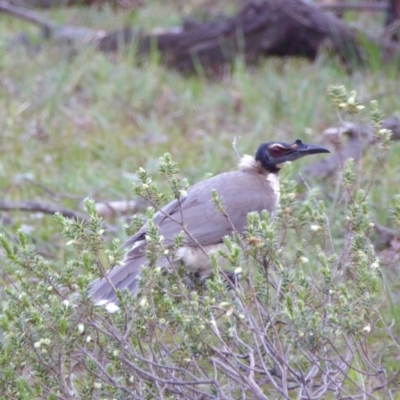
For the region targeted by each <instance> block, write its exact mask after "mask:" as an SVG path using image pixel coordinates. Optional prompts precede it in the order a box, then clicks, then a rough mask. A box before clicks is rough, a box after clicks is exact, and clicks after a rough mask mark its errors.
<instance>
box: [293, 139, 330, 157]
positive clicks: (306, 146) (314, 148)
mask: <svg viewBox="0 0 400 400" xmlns="http://www.w3.org/2000/svg"><path fill="white" fill-rule="evenodd" d="M294 144H295V145H296V146H297V147H296V148H295V151H296V153H298V155H299V156H300V157H303V156H307V155H309V154H318V153H330V151H329V150H328V149H326V148H325V147H322V146H319V145H317V144H311V143H303V142H300V143H299V141H296V142H295V143H294Z"/></svg>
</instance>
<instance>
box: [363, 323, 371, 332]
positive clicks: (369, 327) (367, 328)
mask: <svg viewBox="0 0 400 400" xmlns="http://www.w3.org/2000/svg"><path fill="white" fill-rule="evenodd" d="M363 332H364V333H370V332H371V325H370V324H368V325H366V326H364V328H363Z"/></svg>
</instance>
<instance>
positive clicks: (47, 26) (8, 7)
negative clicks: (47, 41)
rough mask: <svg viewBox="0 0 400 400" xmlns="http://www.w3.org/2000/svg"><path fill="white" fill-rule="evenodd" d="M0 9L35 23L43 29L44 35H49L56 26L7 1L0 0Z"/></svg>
mask: <svg viewBox="0 0 400 400" xmlns="http://www.w3.org/2000/svg"><path fill="white" fill-rule="evenodd" d="M0 11H3V12H5V13H7V14H10V15H12V16H14V17H16V18H19V19H22V20H24V21H26V22H30V23H31V24H34V25H37V26H39V27H40V28H42V29H43V31H44V35H45V36H46V37H48V36H50V35H51V33H52V32H53V31H54V30H55V29H56V28H57V25H56V24H55V23H53V22H52V21H49V20H48V19H46V18H43V17H41V16H40V15H38V14H37V13H36V12H34V11H31V10H28V9H26V8H22V7H17V6H13V5H12V4H10V3H9V2H8V1H3V0H1V1H0Z"/></svg>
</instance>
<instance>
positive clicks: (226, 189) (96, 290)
mask: <svg viewBox="0 0 400 400" xmlns="http://www.w3.org/2000/svg"><path fill="white" fill-rule="evenodd" d="M317 153H329V150H327V149H326V148H324V147H321V146H318V145H315V144H307V143H303V142H302V141H301V140H300V139H297V140H296V141H295V142H294V143H291V144H288V143H284V142H267V143H263V144H261V145H260V146H259V148H258V150H257V152H256V154H255V157H252V156H248V155H245V156H244V157H242V159H241V160H240V162H239V168H238V170H237V171H232V172H225V173H222V174H219V175H217V176H214V177H212V178H210V179H206V180H204V181H201V182H198V183H196V184H195V185H193V186H192V187H190V188H189V189H188V190H187V193H186V194H185V196H182V197H181V198H180V199H175V200H173V201H171V202H170V203H168V204H167V205H165V206H164V207H163V208H162V209H161V210H159V211H158V212H157V213H156V214H155V216H154V223H155V225H156V226H158V229H159V232H160V234H161V235H162V236H163V237H164V242H163V244H164V245H165V246H166V247H167V248H168V247H170V246H173V245H174V238H175V237H176V235H177V234H179V233H180V232H182V231H184V241H183V245H182V247H180V248H179V249H178V250H177V252H176V256H175V260H174V263H176V264H178V263H182V264H183V265H184V267H185V269H186V270H187V271H188V272H192V273H195V274H196V275H197V276H199V277H202V278H204V277H207V276H210V275H211V274H212V266H211V261H210V254H211V253H213V252H216V253H218V251H219V250H223V249H225V245H224V242H223V241H224V236H227V235H230V234H232V233H233V232H234V230H235V231H236V232H238V233H244V232H245V228H246V226H247V214H248V213H250V212H255V211H256V212H261V211H264V210H267V211H268V212H269V214H270V216H271V218H274V217H275V214H276V208H277V205H278V203H279V180H278V173H279V170H280V169H281V167H282V166H283V164H284V163H285V162H286V161H293V160H297V159H298V158H301V157H304V156H307V155H310V154H317ZM214 189H215V190H216V191H217V193H218V196H219V197H220V198H221V200H222V202H223V204H224V207H225V212H226V214H227V215H228V216H229V220H228V218H226V216H225V215H223V214H222V213H221V212H220V211H218V210H217V207H216V205H215V203H214V201H213V198H212V191H213V190H214ZM232 225H233V227H232ZM182 226H184V229H183V228H182ZM148 228H149V224H148V223H145V224H144V225H143V226H142V228H141V229H140V230H139V231H138V232H137V233H136V234H135V235H133V236H132V237H131V238H129V239H128V240H127V241H126V243H125V244H124V247H127V248H128V250H127V252H126V254H125V257H124V259H123V260H122V262H121V265H119V266H116V267H114V268H112V269H111V270H110V271H109V272H108V273H107V274H108V276H107V277H103V278H99V279H97V280H95V281H94V282H93V283H92V284H91V286H90V289H89V297H90V298H91V299H92V300H93V301H94V303H95V304H96V305H105V306H106V308H107V309H108V310H109V311H110V312H113V311H115V310H116V309H118V306H117V296H116V293H115V289H119V290H124V289H127V290H129V291H130V292H131V293H133V294H134V293H135V291H136V289H137V286H138V285H137V279H138V276H139V275H140V271H141V268H142V266H143V265H145V264H146V261H147V258H146V255H145V253H146V246H147V241H146V234H147V231H148ZM167 265H169V263H168V261H167V260H166V258H165V259H164V260H163V259H161V260H160V261H159V266H160V267H165V266H167ZM110 282H111V283H112V285H110ZM113 286H114V287H113Z"/></svg>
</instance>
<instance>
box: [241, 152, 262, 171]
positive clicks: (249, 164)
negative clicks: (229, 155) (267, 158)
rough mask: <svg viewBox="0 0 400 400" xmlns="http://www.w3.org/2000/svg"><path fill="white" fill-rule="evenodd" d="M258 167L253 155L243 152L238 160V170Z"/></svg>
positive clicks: (250, 169) (252, 169) (251, 169)
mask: <svg viewBox="0 0 400 400" xmlns="http://www.w3.org/2000/svg"><path fill="white" fill-rule="evenodd" d="M258 168H259V166H258V162H257V161H256V160H255V159H254V157H252V156H249V155H248V154H245V155H244V156H243V157H242V158H241V159H240V161H239V170H240V171H254V170H257V169H258Z"/></svg>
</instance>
